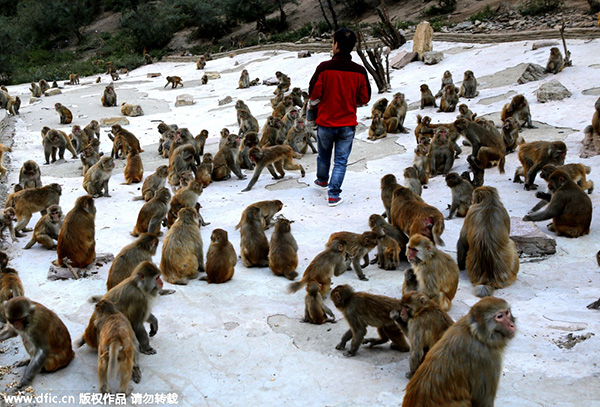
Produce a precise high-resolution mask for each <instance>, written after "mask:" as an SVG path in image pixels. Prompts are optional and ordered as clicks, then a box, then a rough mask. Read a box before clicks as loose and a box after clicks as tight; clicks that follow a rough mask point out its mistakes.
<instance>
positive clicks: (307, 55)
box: [298, 51, 312, 58]
mask: <svg viewBox="0 0 600 407" xmlns="http://www.w3.org/2000/svg"><path fill="white" fill-rule="evenodd" d="M311 55H312V54H311V53H310V51H299V52H298V58H310V56H311Z"/></svg>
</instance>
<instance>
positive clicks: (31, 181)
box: [14, 160, 42, 192]
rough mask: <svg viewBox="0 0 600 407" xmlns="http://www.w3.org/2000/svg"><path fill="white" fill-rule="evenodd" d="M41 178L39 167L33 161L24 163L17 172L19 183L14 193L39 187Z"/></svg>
mask: <svg viewBox="0 0 600 407" xmlns="http://www.w3.org/2000/svg"><path fill="white" fill-rule="evenodd" d="M41 176H42V173H41V171H40V166H39V165H38V164H37V163H36V162H35V161H33V160H27V161H25V162H24V163H23V166H22V167H21V170H20V171H19V183H18V184H16V185H15V188H14V191H15V192H19V191H21V190H23V189H29V188H39V187H41V186H42V179H41Z"/></svg>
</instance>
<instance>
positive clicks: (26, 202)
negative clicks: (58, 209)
mask: <svg viewBox="0 0 600 407" xmlns="http://www.w3.org/2000/svg"><path fill="white" fill-rule="evenodd" d="M61 193H62V189H61V187H60V185H59V184H50V185H46V186H43V187H40V188H29V189H24V190H22V191H19V192H14V193H12V194H10V195H9V196H8V198H7V199H6V204H5V205H4V207H5V208H9V207H11V206H12V207H13V208H15V213H16V215H17V224H16V225H15V235H16V236H17V237H22V236H23V235H22V234H21V233H19V232H21V231H23V232H31V229H26V226H27V224H28V223H29V220H30V219H31V216H32V214H33V213H35V212H38V211H40V212H42V215H45V214H46V208H48V207H49V206H50V205H53V204H56V205H58V203H59V200H60V195H61Z"/></svg>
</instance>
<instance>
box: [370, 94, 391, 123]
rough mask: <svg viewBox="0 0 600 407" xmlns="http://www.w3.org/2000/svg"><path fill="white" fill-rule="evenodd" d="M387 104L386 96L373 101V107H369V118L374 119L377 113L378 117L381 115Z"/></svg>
mask: <svg viewBox="0 0 600 407" xmlns="http://www.w3.org/2000/svg"><path fill="white" fill-rule="evenodd" d="M387 105H388V100H387V98H381V99H379V100H378V101H377V102H375V103H373V107H371V119H374V118H375V116H376V115H377V114H379V116H380V117H383V114H384V113H385V109H386V107H387Z"/></svg>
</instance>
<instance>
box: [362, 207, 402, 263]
mask: <svg viewBox="0 0 600 407" xmlns="http://www.w3.org/2000/svg"><path fill="white" fill-rule="evenodd" d="M369 227H370V228H371V230H372V231H373V232H375V233H376V234H377V255H376V257H375V259H374V260H373V261H371V263H377V265H378V267H379V268H382V269H384V270H395V269H396V267H398V265H399V264H400V261H401V260H406V255H405V248H406V244H407V243H408V239H407V237H406V235H404V233H402V231H400V230H399V229H398V228H397V227H395V226H393V225H391V224H390V223H388V222H386V221H385V219H384V218H383V216H381V215H377V214H372V215H371V216H369Z"/></svg>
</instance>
